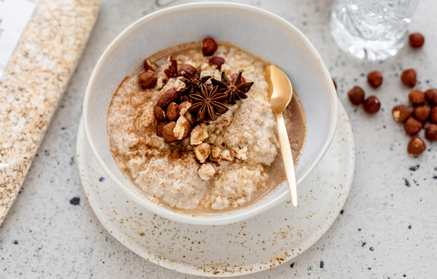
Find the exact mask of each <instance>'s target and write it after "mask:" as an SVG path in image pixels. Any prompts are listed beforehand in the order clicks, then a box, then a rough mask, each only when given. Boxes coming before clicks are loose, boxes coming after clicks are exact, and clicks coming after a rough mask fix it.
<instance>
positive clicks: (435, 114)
mask: <svg viewBox="0 0 437 279" xmlns="http://www.w3.org/2000/svg"><path fill="white" fill-rule="evenodd" d="M431 121H432V122H434V123H437V106H435V107H433V108H432V109H431Z"/></svg>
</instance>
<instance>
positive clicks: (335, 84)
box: [332, 79, 337, 90]
mask: <svg viewBox="0 0 437 279" xmlns="http://www.w3.org/2000/svg"><path fill="white" fill-rule="evenodd" d="M332 83H334V87H335V90H337V83H336V82H335V79H332Z"/></svg>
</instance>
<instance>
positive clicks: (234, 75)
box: [230, 74, 246, 83]
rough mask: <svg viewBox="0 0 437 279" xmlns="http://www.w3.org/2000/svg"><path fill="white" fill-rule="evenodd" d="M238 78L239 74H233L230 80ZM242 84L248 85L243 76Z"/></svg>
mask: <svg viewBox="0 0 437 279" xmlns="http://www.w3.org/2000/svg"><path fill="white" fill-rule="evenodd" d="M237 77H238V74H232V75H231V76H230V78H231V79H232V80H235V79H236V78H237ZM241 83H246V79H245V78H244V77H243V76H241Z"/></svg>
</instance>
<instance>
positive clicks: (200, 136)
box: [190, 125, 208, 145]
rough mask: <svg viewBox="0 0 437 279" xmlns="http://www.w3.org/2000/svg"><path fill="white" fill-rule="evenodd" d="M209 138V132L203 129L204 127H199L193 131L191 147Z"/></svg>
mask: <svg viewBox="0 0 437 279" xmlns="http://www.w3.org/2000/svg"><path fill="white" fill-rule="evenodd" d="M207 137H208V132H207V131H206V130H205V129H203V128H202V126H200V125H197V126H196V127H194V129H193V130H192V131H191V135H190V144H191V145H199V144H201V143H202V142H203V140H204V139H206V138H207Z"/></svg>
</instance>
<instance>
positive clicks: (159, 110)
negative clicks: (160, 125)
mask: <svg viewBox="0 0 437 279" xmlns="http://www.w3.org/2000/svg"><path fill="white" fill-rule="evenodd" d="M153 114H154V115H155V117H156V119H158V120H165V113H164V111H163V110H162V108H160V107H158V106H154V107H153Z"/></svg>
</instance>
